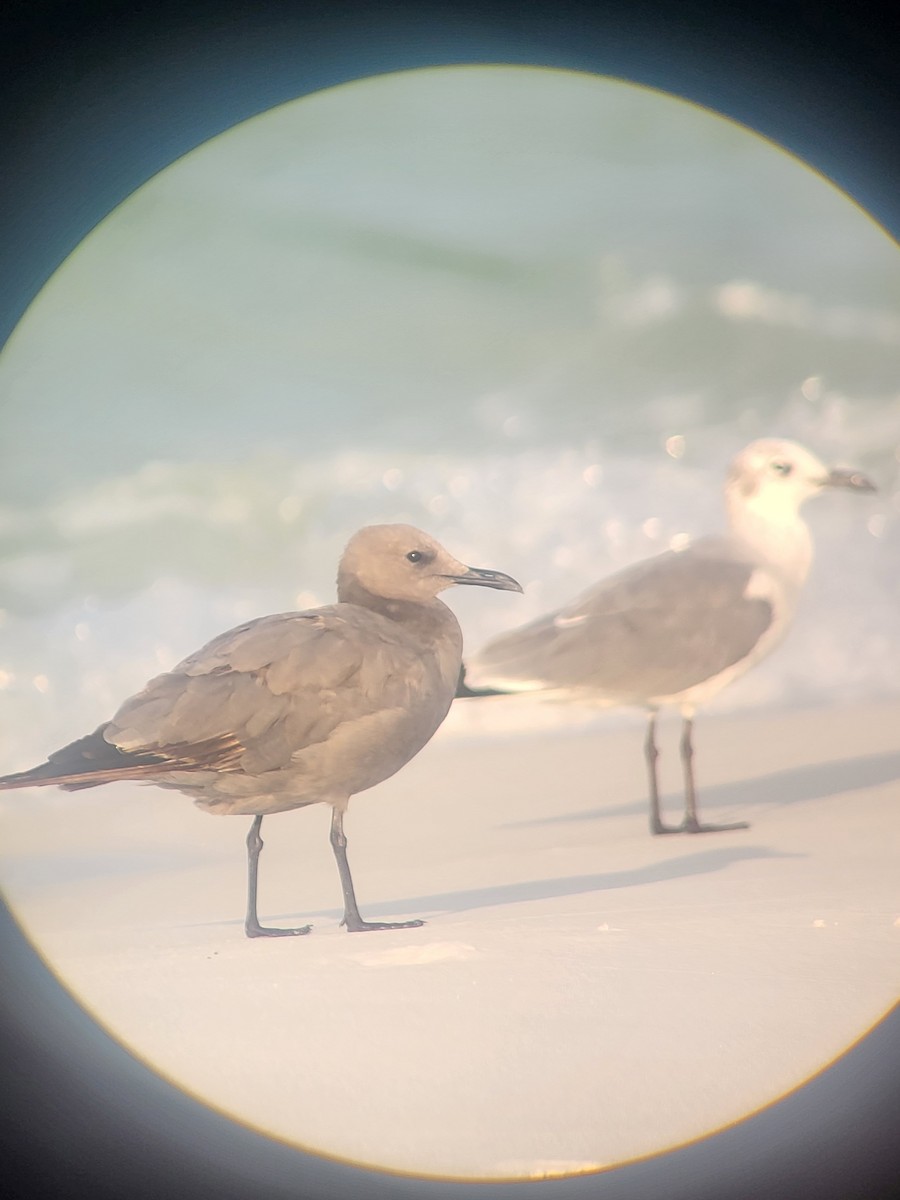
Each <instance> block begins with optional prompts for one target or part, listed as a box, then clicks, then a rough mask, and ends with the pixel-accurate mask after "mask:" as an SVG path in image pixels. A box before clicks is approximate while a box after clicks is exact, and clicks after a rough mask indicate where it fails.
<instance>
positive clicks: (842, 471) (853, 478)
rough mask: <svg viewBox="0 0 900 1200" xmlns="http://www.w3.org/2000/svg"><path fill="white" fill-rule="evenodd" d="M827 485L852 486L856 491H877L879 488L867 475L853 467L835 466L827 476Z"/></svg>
mask: <svg viewBox="0 0 900 1200" xmlns="http://www.w3.org/2000/svg"><path fill="white" fill-rule="evenodd" d="M823 483H824V485H825V487H836V488H850V489H851V491H854V492H876V491H878V489H877V488H876V487H875V484H874V483H873V482H872V480H871V479H869V477H868V476H867V475H863V473H862V471H857V470H854V468H853V467H834V468H833V469H832V470H831V471H829V472H828V474H827V475H826V476H825V478H824V480H823Z"/></svg>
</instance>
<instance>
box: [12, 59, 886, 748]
mask: <svg viewBox="0 0 900 1200" xmlns="http://www.w3.org/2000/svg"><path fill="white" fill-rule="evenodd" d="M0 403H2V407H0V467H2V471H0V613H2V625H0V754H2V765H3V768H4V769H12V768H14V767H16V766H19V765H23V766H24V765H28V764H29V762H30V760H31V759H32V758H33V757H34V756H35V754H38V755H42V754H43V753H44V752H45V751H46V750H47V749H49V748H51V747H52V746H54V745H55V744H57V743H58V742H59V741H60V740H63V739H66V738H68V737H72V736H76V735H77V734H79V733H81V732H83V730H84V728H85V727H91V726H93V724H96V723H99V721H101V720H102V719H104V718H105V717H107V716H108V715H109V713H110V712H111V710H112V709H113V708H114V707H115V705H116V704H117V703H118V701H119V700H120V699H121V698H122V697H123V696H124V695H126V694H128V693H129V692H130V691H132V690H134V689H135V688H136V687H138V686H140V684H141V683H142V682H143V681H144V679H145V678H146V677H147V676H148V675H149V674H153V673H155V672H156V671H158V670H160V669H163V668H164V667H166V666H169V665H171V664H172V663H173V662H174V661H176V660H177V659H178V658H180V657H182V656H183V654H185V653H187V652H188V651H190V650H192V649H194V648H195V647H196V646H197V645H199V644H200V643H201V642H202V641H203V640H205V639H206V638H207V637H209V636H211V635H213V634H214V633H216V632H218V631H219V630H221V629H223V628H225V627H227V626H229V625H231V624H234V623H235V622H237V621H239V620H243V619H245V618H246V617H248V616H253V615H257V614H261V613H263V612H269V611H278V610H281V609H284V608H287V607H291V606H293V605H295V604H299V605H301V606H302V605H307V604H313V603H319V602H324V601H326V600H328V599H330V598H331V595H332V586H333V585H332V580H333V575H334V567H335V564H336V560H337V556H338V554H339V552H340V549H341V546H342V545H343V543H344V541H345V540H346V538H347V536H348V535H349V534H350V533H351V532H352V531H353V530H354V529H355V528H357V527H358V526H359V525H362V524H366V523H370V522H376V521H391V520H410V521H412V522H414V523H416V524H419V525H421V526H423V527H424V528H426V529H428V530H429V531H430V532H432V533H434V534H435V535H436V536H438V537H439V538H440V539H441V540H443V541H444V542H445V543H446V544H447V545H448V547H449V548H450V549H451V550H452V551H453V552H454V553H456V554H457V555H459V556H460V557H463V558H465V559H467V560H468V561H470V562H472V563H473V564H476V565H478V564H481V565H488V566H493V567H497V568H500V569H503V570H507V571H510V572H512V573H514V574H515V575H516V576H517V577H518V578H520V579H521V580H522V582H523V583H526V584H528V589H527V594H526V596H525V597H524V598H522V599H521V602H520V603H517V606H516V608H515V610H513V605H512V603H511V602H510V603H508V604H503V605H501V604H498V603H496V602H495V603H491V604H487V603H485V602H484V597H480V598H479V599H480V602H479V599H476V598H473V597H471V596H468V595H466V596H460V597H459V598H458V599H454V600H453V603H454V606H455V607H456V609H457V611H458V612H459V613H460V616H461V618H462V620H463V622H464V629H465V632H466V635H467V637H468V639H469V642H470V644H477V642H479V641H480V640H481V639H483V638H484V637H487V636H489V635H490V634H492V633H494V632H497V631H498V630H499V629H500V628H503V627H505V626H507V625H511V624H514V623H518V622H520V621H521V620H525V619H527V618H528V617H530V616H533V615H536V613H537V612H539V611H541V610H542V609H543V608H545V607H546V606H547V605H548V604H551V603H556V602H559V601H562V600H564V599H565V598H567V597H568V596H571V595H573V594H574V593H575V592H576V591H578V590H579V589H580V588H582V587H583V586H585V585H586V584H587V583H589V582H591V581H593V580H595V579H597V578H599V577H600V576H601V575H602V574H604V573H605V572H607V571H609V570H612V569H614V568H615V567H617V566H620V565H623V564H624V563H626V562H630V561H633V560H634V559H636V558H639V557H641V556H643V555H645V554H649V553H653V552H655V551H657V550H660V549H663V548H665V546H666V545H667V544H669V542H670V540H671V539H672V538H674V537H677V536H678V535H680V534H684V533H688V534H696V533H700V532H704V531H706V530H708V529H711V528H714V527H716V526H717V525H718V524H719V522H720V509H719V502H718V489H719V487H720V483H721V479H722V475H723V472H724V469H725V466H726V463H727V460H728V458H729V457H730V455H731V454H732V453H734V451H736V450H737V449H739V448H740V446H741V445H743V444H744V443H745V442H747V441H749V440H750V439H751V438H754V437H757V436H762V435H768V434H778V435H786V436H791V437H795V438H797V439H799V440H801V441H803V442H805V443H807V444H808V445H810V447H811V448H812V449H814V450H815V451H816V452H817V453H819V454H820V455H821V456H822V457H823V458H826V459H828V460H835V461H840V462H843V463H852V464H854V465H858V466H860V467H862V468H864V469H865V470H867V471H868V472H869V473H870V474H871V475H872V476H873V477H874V478H875V479H876V480H877V482H878V483H879V486H880V492H879V495H878V497H877V498H874V499H871V500H868V499H866V500H863V499H860V498H859V497H852V496H834V497H827V498H823V499H822V500H821V501H819V502H817V503H816V504H815V506H813V505H811V506H810V510H809V519H810V523H811V525H812V526H813V528H814V532H815V535H816V540H817V546H818V561H817V564H816V567H815V569H814V574H813V577H812V579H811V581H810V588H809V592H808V595H807V597H806V598H805V600H804V606H803V609H802V610H801V613H800V615H799V618H798V622H797V627H796V628H795V630H794V631H793V633H792V634H791V637H790V640H789V642H788V643H786V644H785V646H784V647H783V648H782V649H781V650H780V651H779V654H778V655H777V656H775V657H773V659H772V660H771V661H770V662H769V663H767V664H766V665H765V667H763V668H760V671H759V672H758V673H756V674H755V675H754V676H751V677H748V680H747V682H746V685H745V684H741V685H738V686H737V687H736V688H734V689H732V691H731V692H729V693H727V694H726V697H723V702H725V703H728V704H733V705H734V706H737V707H740V706H742V705H752V704H763V703H794V702H797V703H799V702H803V703H816V702H820V701H828V702H831V701H835V702H837V701H843V702H855V701H858V700H862V699H866V698H873V697H880V696H886V695H890V696H897V695H898V694H900V253H898V248H897V246H896V245H895V244H894V243H893V242H892V241H890V240H889V239H888V237H887V236H886V235H885V234H884V233H883V231H881V230H880V229H879V228H878V227H877V226H876V225H875V224H874V223H872V222H871V221H870V220H869V219H868V218H867V217H866V216H865V215H864V214H863V213H861V212H860V210H858V209H857V208H856V207H855V205H854V204H853V203H852V202H851V201H850V200H849V199H848V198H847V197H845V196H843V195H841V194H840V193H839V192H837V191H836V190H835V189H833V188H832V187H831V186H830V185H829V184H827V183H826V182H825V181H823V180H822V179H821V178H819V177H818V176H816V175H815V174H813V173H812V172H811V171H809V170H808V169H806V168H805V167H804V166H803V165H802V164H800V163H799V162H797V161H796V160H794V159H792V158H790V157H789V156H788V155H786V154H785V153H783V152H782V151H780V150H779V149H777V148H776V147H774V146H772V145H770V144H768V143H766V142H765V141H763V140H762V139H760V138H759V137H757V136H756V135H753V134H751V133H750V132H748V131H746V130H743V129H741V128H739V127H737V126H735V125H732V124H730V123H728V122H726V121H724V120H722V119H720V118H718V117H716V116H715V115H713V114H711V113H708V112H705V111H703V110H701V109H697V108H695V107H692V106H690V105H687V104H685V103H683V102H681V101H677V100H674V99H672V98H670V97H666V96H663V95H661V94H659V93H654V92H650V91H647V90H645V89H640V88H636V87H633V86H630V85H625V84H621V83H618V82H615V81H612V80H605V79H599V78H594V77H590V76H585V75H576V74H570V73H565V72H557V71H549V70H532V69H525V68H487V67H485V68H473V67H465V68H447V69H440V70H431V71H419V72H410V73H405V74H402V75H394V76H385V77H381V78H378V79H375V80H370V81H365V82H363V83H357V84H352V85H348V86H345V87H342V88H338V89H334V90H333V91H330V92H323V93H320V94H317V95H314V96H311V97H308V98H305V99H302V100H299V101H296V102H294V103H291V104H288V105H284V106H283V107H281V108H279V109H276V110H273V111H272V112H270V113H267V114H264V115H262V116H260V117H257V118H254V119H253V120H251V121H248V122H246V123H245V124H243V125H241V126H239V127H237V128H235V129H233V130H231V131H229V132H228V133H226V134H224V135H222V136H220V137H218V138H216V139H214V140H213V141H211V142H209V143H207V144H206V145H204V146H202V147H200V148H199V149H198V150H196V151H195V152H194V153H192V154H191V155H189V156H187V157H186V158H184V159H182V160H181V161H179V162H177V163H175V164H173V165H172V166H171V167H169V168H168V169H167V170H166V171H164V172H162V173H161V174H160V175H159V176H157V177H156V178H154V179H152V180H150V181H149V182H148V183H147V184H146V185H145V186H144V187H143V188H142V189H141V190H140V191H139V192H137V193H135V194H134V195H133V196H132V197H131V198H129V200H127V201H126V202H125V203H124V204H123V205H122V206H121V207H120V208H119V209H117V210H116V211H115V212H114V213H112V214H111V215H110V216H109V217H108V218H107V219H106V220H105V221H103V222H102V223H101V224H100V225H99V226H98V227H97V228H96V229H95V230H94V232H93V233H92V234H91V235H90V236H89V237H88V238H87V239H86V240H85V242H84V243H82V245H81V246H80V247H79V248H78V250H77V251H76V252H75V253H74V254H73V255H72V256H71V258H70V259H69V260H68V261H67V262H66V263H64V264H63V266H62V267H61V268H60V270H59V271H58V272H57V274H56V275H55V276H54V277H53V279H51V281H50V282H49V283H48V285H47V286H46V287H45V288H44V290H43V291H42V292H41V293H40V295H39V296H38V297H37V298H36V299H35V301H34V303H33V304H32V306H31V308H30V309H29V311H28V312H27V314H26V316H25V318H24V319H23V321H22V322H21V324H20V326H19V328H18V329H17V331H16V332H15V334H14V335H13V337H12V339H11V340H10V342H9V344H8V345H7V347H6V348H5V350H4V352H3V354H2V355H0ZM493 599H494V600H495V601H496V597H495V598H493ZM756 675H758V676H759V678H758V680H757V681H756V682H754V679H756Z"/></svg>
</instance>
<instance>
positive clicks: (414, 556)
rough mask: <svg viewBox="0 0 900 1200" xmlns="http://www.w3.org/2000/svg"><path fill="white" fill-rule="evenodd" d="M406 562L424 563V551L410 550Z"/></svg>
mask: <svg viewBox="0 0 900 1200" xmlns="http://www.w3.org/2000/svg"><path fill="white" fill-rule="evenodd" d="M406 561H407V562H411V563H417V562H421V561H422V551H421V550H410V552H409V554H407V556H406Z"/></svg>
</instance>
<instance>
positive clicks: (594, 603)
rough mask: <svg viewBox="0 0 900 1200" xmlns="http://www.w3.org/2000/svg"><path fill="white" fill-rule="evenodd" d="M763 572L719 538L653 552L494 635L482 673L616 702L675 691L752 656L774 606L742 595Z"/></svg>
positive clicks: (482, 662)
mask: <svg viewBox="0 0 900 1200" xmlns="http://www.w3.org/2000/svg"><path fill="white" fill-rule="evenodd" d="M757 569H758V564H756V563H753V562H751V561H748V560H746V559H743V558H741V557H740V556H739V555H737V554H735V553H733V552H729V551H728V548H727V547H718V548H717V546H716V543H714V542H707V543H696V545H695V546H693V547H690V548H689V549H688V550H686V551H681V552H678V553H676V552H672V551H669V552H667V553H665V554H661V555H658V556H656V557H655V558H651V559H647V560H646V561H644V562H641V563H638V564H636V565H635V566H633V567H629V568H627V569H626V570H624V571H621V572H619V573H617V574H616V575H613V576H611V577H610V578H609V579H607V580H604V582H603V583H600V584H598V585H597V586H596V587H594V588H591V589H590V590H589V591H587V592H585V593H584V594H583V595H582V596H580V597H579V598H578V600H576V601H575V602H574V603H573V604H571V605H568V606H567V607H565V608H563V609H560V610H559V611H558V612H556V613H552V614H550V615H548V616H545V617H541V618H540V619H538V620H537V621H534V622H532V623H531V624H530V625H526V626H524V627H523V628H522V629H519V630H515V631H514V632H512V633H510V634H507V635H505V636H503V637H500V638H497V639H495V641H493V642H491V643H490V644H489V645H488V646H487V647H486V648H485V650H484V651H483V652H482V653H481V654H480V655H479V656H478V660H477V661H478V665H479V669H480V676H479V678H497V679H499V678H503V679H508V680H517V679H521V680H523V681H525V680H532V681H540V683H541V685H542V686H544V687H559V688H585V689H590V690H592V691H596V692H599V693H602V694H606V695H607V696H609V697H610V698H612V699H632V700H637V701H642V700H645V699H647V698H650V697H654V696H667V695H674V694H676V693H678V692H680V691H683V690H685V689H686V688H689V687H693V686H694V685H695V684H698V683H702V682H703V681H705V680H707V679H711V678H713V677H714V676H715V675H718V674H719V673H720V672H722V671H724V670H726V668H728V667H730V666H732V665H733V664H735V663H737V662H740V661H741V660H742V659H744V658H746V657H747V656H748V655H749V654H750V653H751V652H752V650H753V649H754V647H755V646H756V645H757V643H758V642H759V639H760V638H761V637H762V636H763V634H764V633H765V632H766V630H767V629H768V628H769V627H770V625H771V623H772V619H773V610H772V605H771V603H770V602H769V601H768V600H766V599H764V598H760V597H748V596H746V595H745V592H746V590H747V584H748V583H749V581H750V578H751V576H752V574H753V572H754V571H755V570H757Z"/></svg>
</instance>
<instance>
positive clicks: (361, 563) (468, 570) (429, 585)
mask: <svg viewBox="0 0 900 1200" xmlns="http://www.w3.org/2000/svg"><path fill="white" fill-rule="evenodd" d="M456 583H458V584H474V585H477V586H479V587H490V588H499V589H500V590H501V591H505V592H521V590H522V588H521V587H520V585H519V584H518V583H517V582H516V581H515V579H513V578H512V577H511V576H510V575H504V574H503V572H502V571H489V570H482V569H480V568H477V567H467V566H466V564H465V563H461V562H460V561H459V559H456V558H454V557H453V555H452V554H449V553H448V552H447V551H446V550H445V549H444V547H443V546H442V545H441V544H440V543H439V542H436V541H435V540H434V538H432V537H429V536H428V534H427V533H423V532H422V531H421V529H415V528H414V527H413V526H412V525H367V526H366V527H365V528H364V529H360V530H359V532H358V533H355V534H354V535H353V537H352V538H351V539H350V541H349V542H348V543H347V548H346V550H345V551H344V553H343V556H342V557H341V562H340V566H339V567H338V599H340V600H352V599H353V598H354V595H355V594H357V592H358V589H359V588H362V589H363V590H364V591H365V592H368V593H369V594H370V595H372V596H378V597H381V598H382V599H385V600H407V601H412V602H414V603H415V602H419V603H422V602H426V601H428V600H432V599H434V597H435V596H436V595H437V594H438V592H442V591H443V590H444V589H445V588H448V587H452V586H453V584H456Z"/></svg>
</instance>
